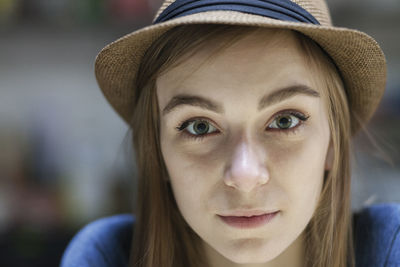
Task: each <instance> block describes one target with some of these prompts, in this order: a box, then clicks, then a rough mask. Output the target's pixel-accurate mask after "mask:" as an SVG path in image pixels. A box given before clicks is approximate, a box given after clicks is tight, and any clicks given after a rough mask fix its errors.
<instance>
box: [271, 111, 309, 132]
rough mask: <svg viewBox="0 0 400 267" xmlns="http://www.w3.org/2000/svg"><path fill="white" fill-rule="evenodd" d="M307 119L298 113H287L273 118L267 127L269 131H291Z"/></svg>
mask: <svg viewBox="0 0 400 267" xmlns="http://www.w3.org/2000/svg"><path fill="white" fill-rule="evenodd" d="M308 118H309V116H308V117H306V116H304V115H303V114H301V113H299V112H289V113H284V114H280V115H278V116H276V117H275V119H274V121H273V122H272V123H271V124H270V125H268V128H269V129H278V130H287V129H292V128H295V127H296V126H298V125H299V124H301V121H306V120H307V119H308Z"/></svg>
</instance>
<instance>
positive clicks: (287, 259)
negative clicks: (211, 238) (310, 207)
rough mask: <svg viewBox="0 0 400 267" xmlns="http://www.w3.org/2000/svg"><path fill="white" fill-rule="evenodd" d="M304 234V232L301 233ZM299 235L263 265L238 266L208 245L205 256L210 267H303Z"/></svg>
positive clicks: (303, 245)
mask: <svg viewBox="0 0 400 267" xmlns="http://www.w3.org/2000/svg"><path fill="white" fill-rule="evenodd" d="M303 234H304V232H303ZM303 234H301V235H300V236H299V237H298V238H297V239H296V240H295V241H294V242H293V243H292V244H291V245H290V246H289V247H287V248H286V250H284V251H283V252H282V253H281V254H279V255H278V256H277V257H276V258H274V259H273V260H271V261H268V262H264V263H248V264H239V263H235V262H232V261H230V260H229V259H227V258H225V257H224V256H222V255H221V254H220V253H218V252H217V251H216V250H215V249H213V248H212V247H210V246H209V245H206V246H205V251H206V256H207V259H208V262H209V266H210V267H225V266H230V267H282V266H290V267H304V262H305V244H304V236H303Z"/></svg>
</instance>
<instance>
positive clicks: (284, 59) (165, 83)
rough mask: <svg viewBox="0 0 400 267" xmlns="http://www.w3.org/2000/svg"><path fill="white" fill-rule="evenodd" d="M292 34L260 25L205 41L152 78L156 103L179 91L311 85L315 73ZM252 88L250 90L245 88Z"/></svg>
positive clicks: (265, 88) (205, 92)
mask: <svg viewBox="0 0 400 267" xmlns="http://www.w3.org/2000/svg"><path fill="white" fill-rule="evenodd" d="M316 71H318V70H315V69H312V68H310V66H309V64H308V63H307V60H306V54H305V52H304V50H303V49H302V48H301V45H300V42H299V39H298V37H297V36H296V34H295V33H294V32H292V31H289V30H276V29H267V28H259V29H257V30H255V31H253V32H250V33H248V34H246V35H240V36H236V35H234V32H233V33H230V34H224V35H221V36H216V37H215V38H212V39H210V40H207V42H205V43H204V44H203V45H202V46H200V47H198V48H197V49H196V51H193V54H191V56H190V57H188V58H185V59H184V60H183V61H182V62H180V64H178V65H177V66H175V67H174V68H171V69H169V70H167V71H166V72H164V73H163V74H162V75H160V76H159V77H158V78H157V93H158V95H159V101H160V105H162V104H163V103H165V101H168V99H169V98H171V97H172V96H173V95H175V94H178V93H200V94H203V95H207V94H208V93H212V94H214V95H215V94H216V93H217V94H218V92H216V90H219V91H220V92H221V94H222V93H223V92H224V90H222V89H224V88H225V89H228V88H231V91H230V92H232V93H233V94H234V93H235V92H234V91H233V90H234V88H236V90H239V91H238V93H240V94H243V93H244V91H243V92H240V88H242V89H246V91H245V92H246V94H249V93H252V92H254V93H255V94H257V89H259V90H261V91H263V93H265V92H266V91H265V90H273V89H275V87H285V86H291V85H293V84H299V83H301V84H304V85H307V86H309V87H317V88H318V87H319V86H317V85H316V84H315V79H313V78H312V77H313V76H315V75H316V74H317V73H315V72H316ZM249 88H252V89H253V90H248V89H249Z"/></svg>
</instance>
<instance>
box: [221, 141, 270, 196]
mask: <svg viewBox="0 0 400 267" xmlns="http://www.w3.org/2000/svg"><path fill="white" fill-rule="evenodd" d="M256 146H257V145H256V144H250V143H249V142H248V141H246V140H242V141H240V143H239V144H237V145H236V147H235V149H234V152H233V155H232V159H231V161H230V164H228V167H227V169H226V172H225V177H224V182H225V184H226V185H228V186H231V187H234V188H236V189H238V190H240V191H243V192H251V191H252V190H253V189H254V188H256V187H258V186H261V185H263V184H266V183H267V182H268V181H269V173H268V170H267V167H266V166H265V163H264V162H263V161H264V160H263V158H261V154H260V153H258V155H257V151H259V149H257V147H256Z"/></svg>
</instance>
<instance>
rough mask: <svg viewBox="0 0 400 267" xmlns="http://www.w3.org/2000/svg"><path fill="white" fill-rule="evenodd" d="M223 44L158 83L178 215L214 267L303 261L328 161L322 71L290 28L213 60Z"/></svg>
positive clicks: (260, 35) (266, 33)
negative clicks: (304, 241) (306, 231)
mask: <svg viewBox="0 0 400 267" xmlns="http://www.w3.org/2000/svg"><path fill="white" fill-rule="evenodd" d="M271 40H273V41H271ZM217 44H218V40H217V41H210V42H207V43H206V45H205V46H203V47H202V48H201V49H200V50H198V51H197V52H196V54H195V55H193V56H192V57H190V58H188V59H185V61H184V62H183V63H182V64H180V65H179V66H177V67H175V68H173V69H170V70H169V71H167V72H166V73H164V74H163V75H161V76H159V77H158V79H157V98H158V102H159V108H160V127H161V131H160V139H161V150H162V155H163V158H164V160H165V164H166V167H167V170H168V174H169V180H170V183H171V186H172V189H173V193H174V196H175V199H176V202H177V205H178V208H179V210H180V212H181V214H182V215H183V217H184V219H185V220H186V222H187V223H188V224H189V225H190V227H191V228H192V229H193V230H194V231H195V232H196V233H197V234H198V235H199V236H200V237H201V239H202V240H203V243H204V245H205V248H206V251H207V255H208V257H209V258H210V261H211V262H214V264H216V263H217V262H219V263H221V264H222V263H226V264H228V263H242V264H243V263H265V262H268V261H275V262H278V261H279V262H283V261H282V259H283V258H285V260H284V261H286V260H288V259H289V258H296V259H299V258H300V257H301V255H302V254H301V253H302V251H303V245H302V241H301V237H302V235H301V234H302V232H303V230H304V229H305V227H306V225H307V224H308V222H309V221H310V219H311V217H312V215H313V212H314V210H315V209H316V205H317V202H318V200H319V196H320V193H321V189H322V185H323V175H324V170H325V169H328V168H330V167H329V166H330V163H331V160H330V159H331V153H332V150H331V149H329V150H328V148H329V147H330V146H329V144H330V130H329V125H328V117H327V113H326V104H325V102H323V100H322V94H321V93H322V90H325V89H324V88H325V87H324V86H323V85H321V84H319V82H318V81H319V80H320V79H316V77H317V76H318V75H320V72H319V70H318V69H313V68H311V66H310V65H308V64H307V62H306V59H305V55H304V52H302V50H301V49H300V46H299V43H298V41H297V39H296V37H295V35H294V34H293V33H291V32H289V31H285V32H281V33H279V34H277V33H276V32H275V31H272V30H267V29H262V30H259V31H257V32H255V33H252V34H250V35H248V36H246V37H245V38H244V39H241V40H240V41H238V42H237V43H235V44H234V45H233V46H230V47H229V48H227V49H225V50H223V51H222V53H219V54H217V55H214V54H213V55H212V56H211V57H209V56H210V55H211V53H212V52H213V49H215V48H217ZM208 57H209V58H208ZM205 60H208V61H206V62H205ZM202 63H204V64H202ZM328 151H329V153H328ZM327 155H329V157H328V156H327ZM328 159H329V160H328ZM274 211H279V212H277V213H276V214H275V216H274V217H273V218H272V220H270V221H268V220H266V218H267V217H268V216H256V217H249V216H251V215H260V214H265V213H271V212H274ZM240 215H242V216H240ZM245 215H247V218H243V216H245ZM222 256H223V257H222ZM232 266H233V265H232ZM268 266H269V265H268ZM271 266H272V265H271ZM274 266H275V265H274ZM282 266H283V265H282ZM292 266H295V265H292Z"/></svg>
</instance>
